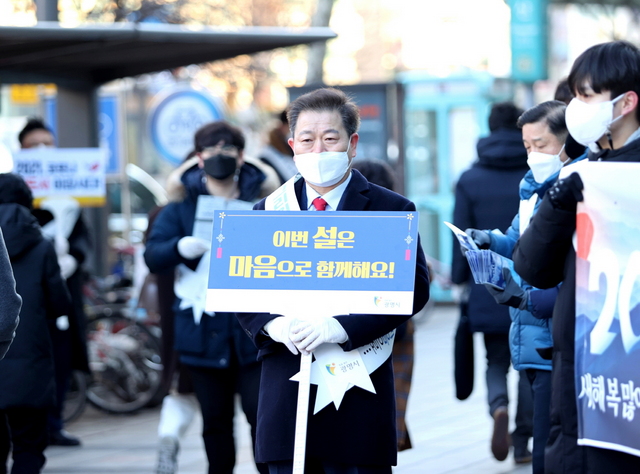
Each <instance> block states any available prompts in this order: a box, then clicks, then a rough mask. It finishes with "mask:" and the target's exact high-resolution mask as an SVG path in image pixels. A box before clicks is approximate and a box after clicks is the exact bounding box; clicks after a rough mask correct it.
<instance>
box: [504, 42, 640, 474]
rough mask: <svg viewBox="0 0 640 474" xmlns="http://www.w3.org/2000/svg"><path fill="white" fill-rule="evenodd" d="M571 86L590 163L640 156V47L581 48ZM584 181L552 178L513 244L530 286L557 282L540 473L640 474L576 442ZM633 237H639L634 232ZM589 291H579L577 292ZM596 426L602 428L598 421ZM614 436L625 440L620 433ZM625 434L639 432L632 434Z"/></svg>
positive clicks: (609, 447) (575, 121)
mask: <svg viewBox="0 0 640 474" xmlns="http://www.w3.org/2000/svg"><path fill="white" fill-rule="evenodd" d="M569 86H570V88H571V90H572V92H573V93H574V94H575V98H574V99H573V100H572V101H571V103H570V104H569V105H568V107H567V110H566V124H567V128H568V131H569V133H570V134H571V135H572V136H573V138H575V140H576V141H577V142H579V143H581V144H582V145H583V146H588V147H589V149H590V153H589V161H625V162H638V161H640V140H639V139H638V138H640V107H638V103H639V100H640V99H639V98H640V50H638V48H636V47H635V46H634V45H632V44H630V43H628V42H626V41H614V42H610V43H604V44H599V45H596V46H593V47H591V48H589V49H587V50H586V51H585V52H584V53H582V54H581V55H580V56H579V57H578V59H576V61H575V62H574V64H573V66H572V68H571V72H570V74H569ZM578 166H581V165H578ZM583 187H584V186H583V182H582V179H581V178H580V176H579V174H578V172H574V173H572V174H569V175H568V176H567V177H566V178H564V179H561V180H559V181H557V182H556V183H554V184H553V186H552V187H551V188H550V189H549V190H548V191H547V193H546V195H545V197H544V199H543V200H542V203H541V204H540V207H539V209H538V212H537V213H536V214H535V216H534V217H533V220H532V221H531V223H530V224H529V226H528V228H527V229H526V231H525V232H524V233H523V234H522V236H521V237H520V239H519V241H518V243H517V244H516V245H515V247H514V250H513V261H514V268H515V270H516V271H517V272H518V273H519V274H520V275H521V276H522V277H523V278H524V279H526V280H527V281H528V282H530V283H531V284H533V285H535V286H536V287H538V288H553V287H555V286H556V285H558V284H559V283H561V282H562V285H561V286H560V289H559V291H558V297H557V301H556V304H555V306H554V309H553V370H552V395H551V428H550V434H549V441H548V444H547V449H546V453H545V469H546V470H545V472H546V473H550V474H560V473H562V474H564V473H581V474H582V473H587V474H591V473H594V474H595V473H603V472H611V473H613V472H640V457H637V455H636V456H634V455H633V454H629V453H631V452H632V451H630V450H624V449H620V447H619V446H615V445H614V443H608V444H604V445H603V444H601V445H599V446H598V447H595V446H589V445H587V444H585V445H579V444H578V437H579V426H580V425H581V424H582V421H581V420H579V415H578V404H577V403H578V402H577V398H576V397H577V395H578V393H576V389H577V388H578V389H579V388H580V385H579V382H577V381H576V348H577V347H576V346H577V345H576V337H577V336H578V335H577V334H576V332H577V331H576V296H577V295H576V293H577V292H576V262H577V261H578V258H577V256H576V251H575V248H574V243H573V241H574V235H575V231H576V211H577V204H578V202H579V201H582V200H583V198H584V197H583V194H582V190H583ZM633 238H634V239H635V242H634V243H637V236H634V237H633ZM616 276H617V275H616ZM589 296H590V295H584V294H582V295H580V294H578V297H579V298H580V297H582V298H585V297H587V298H588V297H589ZM611 334H615V336H616V338H617V337H618V334H617V333H611ZM578 347H579V346H578ZM610 362H611V363H615V362H617V361H613V360H612V361H609V360H607V359H606V358H604V357H603V360H602V361H601V362H600V364H601V366H607V365H609V363H610ZM635 373H637V371H636V372H635ZM577 384H578V385H577ZM605 393H607V395H606V396H607V397H608V396H609V395H608V392H605ZM605 393H603V394H602V396H603V397H604V396H605ZM603 401H604V399H603ZM603 411H604V410H603ZM616 416H617V415H616ZM612 418H613V416H612ZM598 431H599V432H601V433H604V432H606V431H607V429H606V428H605V426H599V427H598ZM614 435H615V436H616V439H617V440H619V441H624V436H625V433H618V432H617V433H615V434H614ZM626 436H631V437H633V438H634V439H635V438H637V436H636V435H632V434H631V432H629V433H627V434H626Z"/></svg>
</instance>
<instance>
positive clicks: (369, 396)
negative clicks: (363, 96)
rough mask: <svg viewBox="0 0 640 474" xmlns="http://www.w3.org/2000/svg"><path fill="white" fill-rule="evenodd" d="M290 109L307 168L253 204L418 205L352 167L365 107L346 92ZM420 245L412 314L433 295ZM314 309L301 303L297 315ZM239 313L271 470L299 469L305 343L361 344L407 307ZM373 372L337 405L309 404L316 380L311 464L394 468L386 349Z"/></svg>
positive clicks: (325, 468)
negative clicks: (252, 358)
mask: <svg viewBox="0 0 640 474" xmlns="http://www.w3.org/2000/svg"><path fill="white" fill-rule="evenodd" d="M288 118H289V124H290V125H291V132H292V138H290V139H289V145H290V146H291V147H292V149H293V150H294V156H295V158H294V160H295V162H296V167H297V168H298V171H299V172H300V174H301V178H299V179H297V180H294V181H289V182H287V183H285V184H284V185H283V186H282V187H281V188H280V189H279V190H278V191H276V192H275V193H273V194H272V195H271V196H268V197H267V198H266V199H264V200H262V201H260V202H259V203H258V204H256V205H255V206H254V209H255V210H258V211H262V210H274V208H276V207H278V208H280V209H282V210H286V209H287V208H289V209H290V210H295V211H298V212H300V216H299V217H297V218H298V219H303V218H304V214H305V213H306V212H320V211H338V212H342V211H402V212H415V209H416V208H415V205H414V204H413V203H412V202H411V201H409V200H408V199H406V198H404V197H403V196H400V195H399V194H396V193H394V192H392V191H389V190H387V189H384V188H383V187H381V186H377V185H375V184H371V183H369V182H368V181H367V180H366V179H365V178H364V177H363V176H362V174H360V173H359V172H358V171H357V170H352V169H351V163H352V160H353V159H354V157H355V156H356V149H357V145H358V138H359V137H358V133H357V131H358V126H359V124H360V116H359V113H358V107H357V105H356V104H355V103H354V102H353V101H352V100H350V99H349V98H348V97H347V96H346V94H345V93H344V92H342V91H339V90H336V89H317V90H315V91H312V92H309V93H307V94H304V95H302V96H300V97H298V98H297V99H296V100H295V101H294V102H293V103H292V104H291V106H290V107H289V112H288ZM416 253H417V255H416V271H415V279H414V291H413V307H412V314H415V313H417V312H418V311H420V310H421V309H422V308H423V307H424V305H425V304H426V303H427V301H428V299H429V272H428V270H427V265H426V259H425V256H424V253H423V251H422V247H421V245H420V240H419V239H418V243H417V250H416ZM330 304H331V302H328V305H330ZM313 309H315V308H307V307H300V308H299V310H300V317H301V318H304V317H305V316H308V313H309V311H313ZM320 309H326V308H324V307H323V308H320ZM237 317H238V319H239V320H240V323H241V324H242V327H243V328H244V330H245V331H246V333H247V334H248V335H249V336H250V337H251V338H252V339H253V341H254V343H255V345H256V347H258V349H259V353H258V356H259V358H260V359H261V360H262V377H261V382H260V383H261V385H260V403H259V408H258V439H257V446H256V456H257V459H258V461H263V462H266V463H268V465H269V472H270V473H271V474H274V473H278V474H286V473H291V472H292V470H293V459H294V446H295V423H296V407H297V394H298V385H297V384H296V383H292V381H291V380H290V378H291V377H292V376H294V375H295V374H296V373H298V371H299V370H300V364H301V356H300V353H301V352H302V353H306V354H310V353H312V352H313V351H314V350H315V349H316V348H318V347H319V346H321V345H322V344H339V345H340V349H341V350H342V351H345V352H349V351H352V350H357V349H359V348H362V347H363V346H365V345H367V344H371V343H373V342H374V341H375V340H376V339H378V338H381V337H383V336H385V335H386V334H388V333H389V332H391V331H393V330H394V329H395V328H397V327H398V326H399V325H400V324H402V323H403V322H404V321H406V320H408V319H409V318H410V317H411V316H410V315H406V316H403V315H391V314H339V315H334V316H329V315H328V314H324V315H319V317H317V318H314V319H306V320H301V319H298V318H296V317H295V316H294V315H289V316H285V315H281V314H271V313H237ZM324 347H326V346H324ZM389 352H390V351H389ZM370 376H371V382H372V383H373V386H374V388H375V394H373V393H371V392H368V391H365V390H362V389H361V388H359V387H354V388H352V389H351V390H348V391H347V392H346V393H345V394H344V398H343V399H342V402H341V403H340V407H339V409H336V408H335V406H334V405H333V404H329V405H328V406H325V407H324V408H322V409H320V410H319V411H318V412H317V413H316V414H311V413H312V412H313V409H312V407H313V406H314V404H315V400H316V395H317V393H318V391H317V386H316V385H314V386H312V387H311V389H310V400H309V408H310V409H311V410H310V413H309V418H308V427H307V435H306V456H305V466H304V469H305V472H308V473H316V472H330V473H333V474H347V473H361V474H365V473H367V474H374V473H375V474H390V473H391V466H393V465H395V464H396V460H397V440H396V417H395V402H394V381H393V368H392V362H391V357H390V353H389V355H388V356H387V357H386V359H385V360H384V361H383V362H382V363H381V365H380V366H379V367H378V368H377V369H375V370H374V371H372V372H371V373H370Z"/></svg>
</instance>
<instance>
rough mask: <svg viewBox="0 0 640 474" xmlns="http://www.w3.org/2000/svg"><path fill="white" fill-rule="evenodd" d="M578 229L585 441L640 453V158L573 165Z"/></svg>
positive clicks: (579, 371) (580, 400)
mask: <svg viewBox="0 0 640 474" xmlns="http://www.w3.org/2000/svg"><path fill="white" fill-rule="evenodd" d="M571 168H572V170H571V171H577V172H579V174H580V177H581V178H582V181H583V183H584V201H583V202H581V203H579V204H578V214H577V229H576V242H575V244H576V245H575V246H576V330H575V340H576V354H575V355H576V395H577V404H578V443H579V444H581V445H588V446H596V447H600V448H606V449H614V450H617V451H622V452H625V453H629V454H633V455H636V456H640V413H638V416H636V413H635V412H636V410H637V409H640V211H639V210H640V194H638V191H637V188H638V181H639V180H640V163H605V162H585V163H579V164H577V165H575V166H572V167H571Z"/></svg>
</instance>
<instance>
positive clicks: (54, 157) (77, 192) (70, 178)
mask: <svg viewBox="0 0 640 474" xmlns="http://www.w3.org/2000/svg"><path fill="white" fill-rule="evenodd" d="M106 154H107V151H106V150H104V149H102V148H34V149H28V150H21V151H20V152H18V153H16V154H15V155H14V156H13V160H14V163H15V168H14V171H15V172H16V173H18V174H19V175H21V176H22V177H23V178H24V180H25V181H26V183H27V184H28V185H29V188H31V192H32V193H33V197H34V199H35V200H40V199H43V198H50V197H72V198H76V199H78V200H79V201H80V203H81V204H85V205H94V206H96V205H97V206H101V205H103V204H104V201H105V196H106V180H105V163H106V156H107V155H106Z"/></svg>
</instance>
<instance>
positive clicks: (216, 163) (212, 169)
mask: <svg viewBox="0 0 640 474" xmlns="http://www.w3.org/2000/svg"><path fill="white" fill-rule="evenodd" d="M203 169H204V172H205V173H207V174H208V175H209V176H211V177H212V178H214V179H218V180H220V181H224V180H225V179H227V178H228V177H230V176H232V175H235V174H236V171H237V170H238V164H237V161H236V157H235V156H233V155H226V154H224V153H223V152H220V153H217V154H215V155H213V156H211V157H209V158H206V159H205V160H204V164H203Z"/></svg>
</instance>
